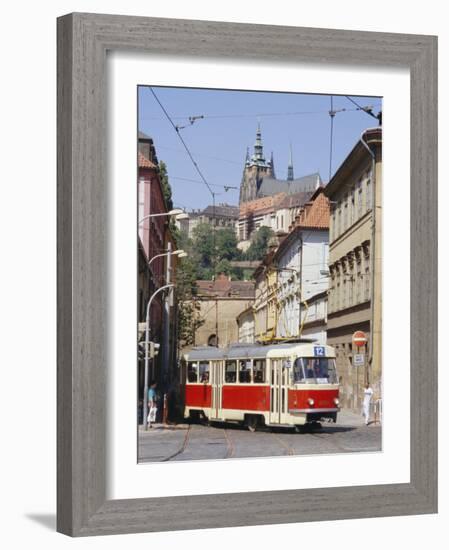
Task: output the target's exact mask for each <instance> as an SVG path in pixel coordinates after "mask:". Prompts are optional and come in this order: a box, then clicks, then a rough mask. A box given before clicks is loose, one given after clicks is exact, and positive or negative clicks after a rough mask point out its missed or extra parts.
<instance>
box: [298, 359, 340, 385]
mask: <svg viewBox="0 0 449 550" xmlns="http://www.w3.org/2000/svg"><path fill="white" fill-rule="evenodd" d="M293 381H294V383H295V384H335V383H336V382H337V374H336V369H335V359H330V358H327V357H320V358H315V357H298V358H297V359H295V362H294V363H293Z"/></svg>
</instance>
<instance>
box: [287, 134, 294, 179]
mask: <svg viewBox="0 0 449 550" xmlns="http://www.w3.org/2000/svg"><path fill="white" fill-rule="evenodd" d="M294 179H295V178H294V175H293V154H292V144H291V143H290V156H289V159H288V167H287V181H293V180H294Z"/></svg>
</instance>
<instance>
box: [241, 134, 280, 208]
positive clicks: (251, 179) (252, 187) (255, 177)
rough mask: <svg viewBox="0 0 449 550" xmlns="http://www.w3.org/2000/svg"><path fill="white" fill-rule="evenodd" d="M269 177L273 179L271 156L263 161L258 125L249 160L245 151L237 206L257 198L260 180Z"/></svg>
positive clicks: (247, 152)
mask: <svg viewBox="0 0 449 550" xmlns="http://www.w3.org/2000/svg"><path fill="white" fill-rule="evenodd" d="M265 176H269V177H272V178H275V177H276V176H275V174H274V162H273V154H271V160H268V161H267V160H265V157H264V154H263V145H262V133H261V131H260V124H258V126H257V132H256V142H255V144H254V153H253V154H252V156H251V158H250V156H249V150H248V149H247V151H246V159H245V167H244V168H243V176H242V182H241V184H240V198H239V204H242V203H243V202H248V201H252V200H254V199H256V198H257V191H258V190H259V187H260V184H261V182H262V178H263V177H265Z"/></svg>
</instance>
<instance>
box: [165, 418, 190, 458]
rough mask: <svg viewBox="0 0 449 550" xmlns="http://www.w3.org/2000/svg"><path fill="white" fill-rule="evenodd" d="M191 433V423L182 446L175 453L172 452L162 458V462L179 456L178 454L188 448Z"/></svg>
mask: <svg viewBox="0 0 449 550" xmlns="http://www.w3.org/2000/svg"><path fill="white" fill-rule="evenodd" d="M190 433H191V425H190V424H189V426H188V428H187V430H186V434H185V436H184V440H183V442H182V445H181V447H180V448H179V449H178V450H177V451H176V452H175V453H173V454H171V455H170V456H166V457H165V458H163V459H162V460H161V462H169V461H170V460H172V459H173V458H175V457H177V456H178V455H180V454H182V453H183V452H184V451H185V450H186V448H187V445H188V443H189V439H190Z"/></svg>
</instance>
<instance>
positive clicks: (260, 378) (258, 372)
mask: <svg viewBox="0 0 449 550" xmlns="http://www.w3.org/2000/svg"><path fill="white" fill-rule="evenodd" d="M253 375H254V383H255V384H264V383H265V359H255V360H254V364H253Z"/></svg>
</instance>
